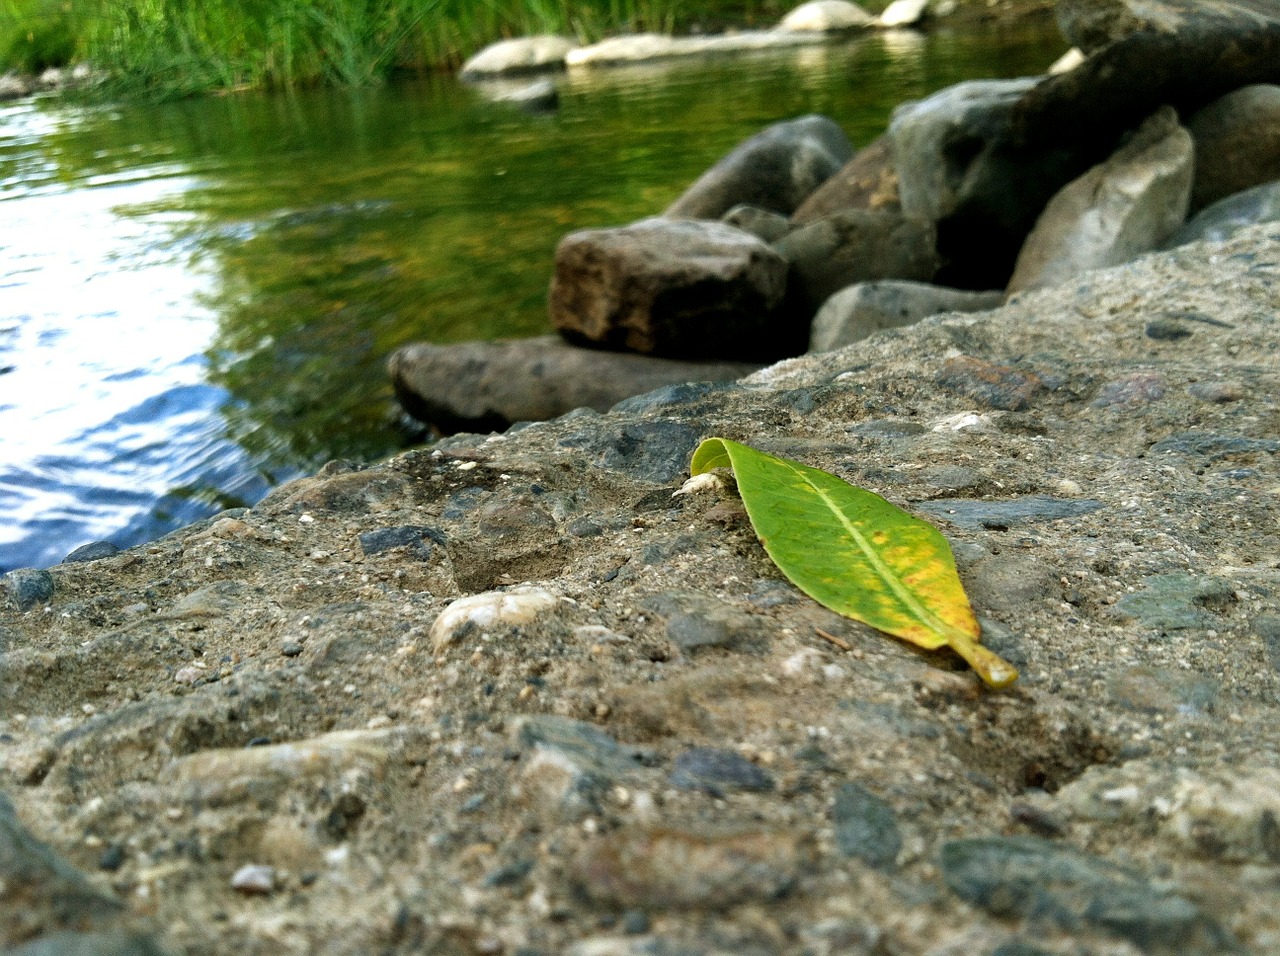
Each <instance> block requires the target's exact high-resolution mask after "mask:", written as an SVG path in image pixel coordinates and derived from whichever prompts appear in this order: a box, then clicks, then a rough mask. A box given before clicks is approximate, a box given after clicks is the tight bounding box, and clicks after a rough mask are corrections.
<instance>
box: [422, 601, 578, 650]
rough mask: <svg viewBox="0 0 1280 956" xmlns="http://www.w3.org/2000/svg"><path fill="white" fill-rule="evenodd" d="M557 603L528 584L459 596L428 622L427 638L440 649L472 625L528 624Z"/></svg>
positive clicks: (464, 632) (471, 628)
mask: <svg viewBox="0 0 1280 956" xmlns="http://www.w3.org/2000/svg"><path fill="white" fill-rule="evenodd" d="M557 603H559V599H558V598H557V597H556V596H555V595H554V594H552V593H551V592H550V591H548V590H546V589H545V588H539V587H533V586H530V585H524V586H521V587H517V588H512V589H511V590H509V591H486V592H484V593H483V594H472V595H471V596H469V597H464V598H459V599H458V600H456V601H454V602H453V603H452V604H450V605H449V606H448V607H446V608H445V609H444V610H443V611H441V612H440V616H439V617H437V618H436V620H435V623H434V624H432V625H431V642H432V644H433V645H434V646H435V649H436V650H437V651H442V650H444V649H445V648H446V647H448V646H449V645H450V644H452V643H453V642H454V641H456V640H457V639H458V638H459V637H461V636H462V635H463V634H466V633H469V632H470V631H471V630H473V629H474V630H480V629H483V628H490V627H518V626H520V625H522V624H531V623H532V622H533V621H535V620H536V619H537V618H538V617H540V616H541V615H543V614H545V613H546V612H547V611H549V610H551V609H552V608H553V607H555V606H556V604H557Z"/></svg>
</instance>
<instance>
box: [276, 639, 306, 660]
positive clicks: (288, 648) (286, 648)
mask: <svg viewBox="0 0 1280 956" xmlns="http://www.w3.org/2000/svg"><path fill="white" fill-rule="evenodd" d="M301 653H302V644H301V643H300V642H299V641H284V642H283V643H281V645H280V654H281V656H283V657H297V656H298V655H299V654H301Z"/></svg>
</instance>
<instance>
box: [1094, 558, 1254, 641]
mask: <svg viewBox="0 0 1280 956" xmlns="http://www.w3.org/2000/svg"><path fill="white" fill-rule="evenodd" d="M1142 583H1143V586H1144V587H1143V590H1141V591H1139V592H1138V593H1136V594H1126V595H1125V596H1124V597H1122V598H1121V599H1120V600H1119V601H1117V602H1116V606H1115V610H1116V613H1117V614H1118V615H1120V616H1121V617H1129V618H1134V619H1135V620H1137V621H1138V622H1139V623H1141V624H1143V625H1145V626H1147V627H1153V628H1155V629H1157V630H1159V631H1185V630H1189V629H1192V628H1198V627H1210V626H1212V625H1213V623H1214V621H1215V620H1217V617H1216V615H1215V614H1213V613H1211V609H1212V610H1222V609H1225V608H1227V607H1229V606H1230V605H1232V604H1234V603H1235V600H1236V597H1235V590H1234V589H1233V588H1232V586H1231V582H1229V581H1227V580H1226V579H1224V578H1215V577H1208V576H1200V575H1191V574H1184V573H1183V572H1181V571H1177V572H1173V573H1170V574H1153V575H1150V576H1148V577H1145V578H1143V579H1142Z"/></svg>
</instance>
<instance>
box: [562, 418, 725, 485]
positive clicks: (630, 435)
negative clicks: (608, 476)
mask: <svg viewBox="0 0 1280 956" xmlns="http://www.w3.org/2000/svg"><path fill="white" fill-rule="evenodd" d="M701 438H702V435H701V432H699V431H698V430H697V429H695V428H693V427H692V426H691V425H687V424H685V423H684V422H680V421H670V420H663V419H657V420H648V421H637V422H631V423H623V422H617V423H614V424H612V425H610V426H608V427H604V428H596V429H593V430H591V431H585V432H579V433H576V434H571V435H568V436H566V437H565V438H563V439H561V441H560V445H561V446H562V447H564V448H577V449H580V450H581V451H582V452H583V453H584V454H586V455H588V456H589V458H590V460H591V462H592V463H593V464H595V465H597V466H598V467H600V468H607V469H608V470H610V471H616V472H620V473H621V474H624V475H627V476H628V477H630V478H634V479H636V480H638V481H651V482H654V483H655V484H665V483H666V482H668V481H671V480H672V479H673V478H677V477H679V476H680V475H683V474H684V473H685V472H686V471H687V470H688V467H689V457H690V456H691V455H692V454H693V450H694V448H696V447H697V445H698V442H699V440H700V439H701Z"/></svg>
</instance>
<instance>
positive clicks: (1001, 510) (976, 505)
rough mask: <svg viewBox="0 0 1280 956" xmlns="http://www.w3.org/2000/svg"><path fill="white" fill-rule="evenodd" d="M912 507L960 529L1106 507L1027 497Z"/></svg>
mask: <svg viewBox="0 0 1280 956" xmlns="http://www.w3.org/2000/svg"><path fill="white" fill-rule="evenodd" d="M914 507H915V508H916V509H917V510H919V511H924V512H926V513H928V514H931V515H933V516H934V517H935V518H942V519H943V520H945V521H949V522H951V523H952V524H954V525H956V526H958V527H961V528H996V529H1004V528H1012V527H1015V526H1017V525H1021V524H1026V523H1028V522H1036V521H1060V520H1062V519H1063V518H1078V517H1081V516H1082V515H1087V514H1092V513H1093V512H1095V511H1099V510H1101V509H1102V508H1103V507H1105V506H1104V505H1103V504H1102V502H1101V501H1093V500H1091V499H1089V498H1051V497H1049V496H1047V495H1028V496H1026V497H1024V498H1010V499H1009V500H1007V501H979V500H976V499H973V498H936V499H934V500H933V501H920V502H917V503H916V504H915V505H914Z"/></svg>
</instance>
